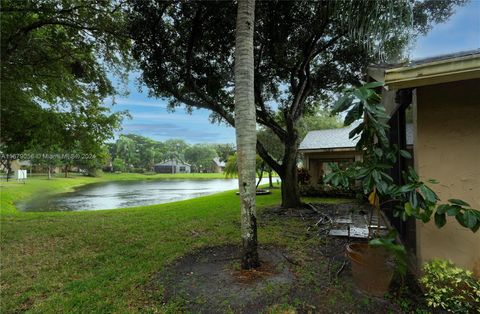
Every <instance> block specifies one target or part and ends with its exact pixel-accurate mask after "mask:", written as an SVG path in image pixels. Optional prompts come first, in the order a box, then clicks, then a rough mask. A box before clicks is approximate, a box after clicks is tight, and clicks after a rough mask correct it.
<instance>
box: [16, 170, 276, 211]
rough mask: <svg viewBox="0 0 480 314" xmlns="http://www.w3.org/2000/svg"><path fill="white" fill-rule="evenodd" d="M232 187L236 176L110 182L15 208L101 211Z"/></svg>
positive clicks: (265, 181)
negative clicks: (233, 177)
mask: <svg viewBox="0 0 480 314" xmlns="http://www.w3.org/2000/svg"><path fill="white" fill-rule="evenodd" d="M277 180H278V178H274V179H273V181H274V182H277ZM267 183H268V178H264V179H263V180H262V184H267ZM234 189H238V182H237V179H208V180H144V181H113V182H101V183H93V184H88V185H85V186H82V187H80V188H77V189H76V190H75V191H73V192H68V193H63V194H55V195H49V196H36V198H33V199H31V200H29V201H26V202H21V203H18V204H17V207H18V208H19V209H20V210H23V211H79V210H102V209H114V208H125V207H134V206H144V205H154V204H163V203H169V202H175V201H180V200H186V199H191V198H195V197H199V196H204V195H209V194H213V193H217V192H222V191H228V190H234Z"/></svg>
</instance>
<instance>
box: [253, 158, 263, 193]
mask: <svg viewBox="0 0 480 314" xmlns="http://www.w3.org/2000/svg"><path fill="white" fill-rule="evenodd" d="M263 171H265V165H264V164H262V168H261V169H260V174H259V176H258V182H257V185H256V186H255V189H258V186H259V185H260V182H262V179H263Z"/></svg>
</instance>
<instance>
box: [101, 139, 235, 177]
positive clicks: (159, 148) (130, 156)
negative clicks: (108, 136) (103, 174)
mask: <svg viewBox="0 0 480 314" xmlns="http://www.w3.org/2000/svg"><path fill="white" fill-rule="evenodd" d="M107 146H108V153H109V161H110V162H111V165H110V164H108V165H107V166H106V167H104V170H106V171H121V172H149V171H153V170H154V166H155V164H157V163H161V162H165V161H174V162H178V163H180V162H183V163H188V164H190V165H191V169H192V172H201V171H202V172H212V171H213V165H214V164H213V159H214V158H216V157H218V158H219V160H220V161H223V162H225V161H227V159H228V157H229V156H230V155H233V154H234V153H235V146H234V145H233V144H193V145H192V144H188V143H186V142H185V141H184V140H181V139H169V140H166V141H164V142H161V141H155V140H153V139H150V138H148V137H144V136H140V135H136V134H126V135H120V137H119V138H118V139H117V140H116V141H115V142H114V143H110V144H107Z"/></svg>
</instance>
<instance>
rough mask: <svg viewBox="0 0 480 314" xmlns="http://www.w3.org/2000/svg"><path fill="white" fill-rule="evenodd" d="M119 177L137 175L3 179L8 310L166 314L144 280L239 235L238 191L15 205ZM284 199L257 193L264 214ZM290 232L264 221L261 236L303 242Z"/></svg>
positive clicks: (4, 274)
mask: <svg viewBox="0 0 480 314" xmlns="http://www.w3.org/2000/svg"><path fill="white" fill-rule="evenodd" d="M164 176H165V175H155V176H152V177H155V178H164ZM169 176H170V177H172V175H169ZM189 176H195V174H192V175H189ZM197 176H200V175H198V174H197ZM135 177H136V178H137V179H139V178H141V179H143V178H144V177H142V175H135ZM165 177H168V175H166V176H165ZM119 178H121V179H124V180H127V179H133V176H129V175H122V174H120V175H118V176H117V175H106V176H104V177H102V178H88V177H74V178H68V179H60V178H56V179H53V180H47V179H43V178H35V179H31V180H29V181H28V182H27V184H19V183H16V182H10V183H5V182H2V183H1V186H2V189H1V194H0V196H1V207H2V215H1V241H0V244H1V269H0V272H1V274H0V276H1V310H2V312H4V313H5V312H8V313H10V312H20V311H29V312H36V313H67V312H78V313H87V312H94V313H103V312H105V313H106V312H116V313H125V312H136V311H142V312H143V311H145V310H150V311H153V312H155V311H157V310H159V311H162V305H161V304H153V305H152V300H151V297H150V296H147V295H145V292H144V289H143V287H144V285H145V284H146V283H148V281H149V280H150V279H151V277H152V276H153V275H154V274H155V273H157V272H159V271H161V270H162V268H163V267H164V265H166V263H169V262H171V261H173V260H174V259H176V258H178V257H179V256H181V255H184V254H186V253H188V252H191V251H192V250H194V249H196V248H200V247H203V246H207V245H209V246H210V245H218V244H226V243H239V242H240V223H239V216H240V210H239V201H238V196H236V195H235V193H233V192H232V191H228V192H223V193H218V194H215V195H210V196H205V197H199V198H196V199H191V200H186V201H180V202H175V203H168V204H161V205H154V206H144V207H136V208H128V209H118V210H104V211H84V212H51V213H23V212H18V211H16V209H15V207H14V202H15V201H17V200H19V199H22V198H27V197H30V196H31V195H33V194H34V193H50V192H52V191H56V192H65V191H68V190H69V189H72V188H73V187H74V186H78V185H82V184H87V183H93V182H99V181H104V180H117V179H119ZM177 178H178V177H177ZM189 178H190V177H189ZM279 200H280V192H279V190H273V193H272V194H270V195H266V196H261V197H258V198H257V204H258V205H257V206H258V208H259V212H261V211H262V209H263V208H265V207H268V206H273V205H276V204H278V203H279ZM295 223H298V222H292V224H295ZM284 234H285V225H283V226H282V225H280V224H279V225H268V226H267V225H264V224H262V222H261V221H260V222H259V234H258V236H259V241H260V242H261V243H275V244H277V245H284V246H285V245H288V246H301V245H302V240H301V239H298V240H292V238H291V237H286V236H284ZM292 241H293V242H292ZM167 306H168V305H167Z"/></svg>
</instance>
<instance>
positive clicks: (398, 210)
mask: <svg viewBox="0 0 480 314" xmlns="http://www.w3.org/2000/svg"><path fill="white" fill-rule="evenodd" d="M380 86H382V84H381V83H378V82H374V83H367V84H365V85H363V86H361V87H359V88H352V89H348V90H347V91H346V93H345V95H344V96H343V97H341V98H340V99H339V101H338V102H337V103H336V105H335V108H334V110H333V112H334V113H338V112H343V111H345V110H349V111H348V113H347V115H346V116H345V125H350V124H352V123H353V122H354V121H357V120H359V119H362V118H363V119H362V122H361V123H360V124H358V126H356V127H355V128H354V129H353V130H352V131H351V132H350V134H349V137H350V138H354V137H358V138H359V140H358V143H357V147H356V148H357V150H360V151H362V153H363V161H361V162H356V163H354V164H352V165H351V166H350V167H348V168H347V169H344V170H341V169H339V167H335V166H333V167H332V170H333V171H332V172H331V173H330V174H328V175H327V176H326V177H325V178H324V181H325V182H328V183H330V184H332V185H334V186H343V187H346V188H347V187H349V186H350V185H351V184H352V181H355V182H358V183H359V184H360V185H361V189H362V191H363V193H364V194H365V196H368V201H369V203H370V204H371V206H372V207H373V211H372V212H373V213H375V216H376V221H377V222H378V223H377V228H376V230H372V231H371V232H369V242H368V243H354V244H350V245H349V246H347V253H346V255H347V256H348V258H349V259H350V261H351V263H352V272H353V276H354V281H355V282H356V284H357V285H358V286H359V287H360V288H361V289H362V290H364V291H365V292H367V293H369V294H372V295H376V296H382V295H384V294H385V293H386V292H387V291H388V287H389V285H390V281H391V279H392V276H393V266H394V264H395V265H396V267H397V269H398V270H399V271H400V273H402V274H404V273H405V272H406V270H407V267H406V251H405V248H404V246H403V245H402V244H401V243H399V241H398V237H396V232H395V230H392V231H390V232H388V233H386V234H383V233H382V232H381V230H380V227H379V225H380V223H379V222H380V220H381V219H382V217H383V216H382V215H381V208H382V206H383V205H384V204H386V203H390V204H392V207H393V210H394V216H395V217H400V218H401V219H403V220H404V221H405V220H407V219H408V218H409V217H414V218H416V219H419V220H422V221H423V222H428V221H429V220H430V219H431V217H432V215H434V217H435V218H434V219H435V223H436V225H437V226H438V227H439V228H440V227H442V226H443V225H445V223H446V215H449V216H455V218H456V219H457V221H458V222H459V223H460V224H461V225H462V226H464V227H466V228H469V229H471V230H472V231H473V232H476V231H477V230H478V229H479V228H480V211H478V210H475V209H472V208H470V206H469V204H468V203H466V202H464V201H462V200H458V199H450V200H449V203H448V204H441V205H438V204H437V203H438V201H439V198H438V196H437V194H436V193H435V192H434V191H433V190H432V189H431V188H430V187H428V186H427V184H426V183H430V184H435V183H438V182H436V181H435V180H428V181H427V182H423V181H421V180H420V178H419V176H418V175H417V173H416V172H415V170H414V169H413V168H412V167H409V169H408V170H407V171H405V172H404V173H403V184H402V185H398V184H396V183H395V182H394V180H393V178H392V177H391V176H390V175H389V173H388V171H389V170H390V169H392V167H393V165H394V164H395V162H396V161H397V156H398V155H400V156H402V157H403V158H411V156H410V153H409V152H408V151H405V150H400V149H399V148H398V146H396V145H391V144H390V142H389V139H388V137H387V132H388V130H389V126H388V124H387V123H386V121H388V119H389V116H388V115H387V113H386V111H385V108H384V106H383V105H382V104H381V97H380V96H379V94H377V93H376V92H375V89H376V88H378V87H380ZM372 218H373V215H370V222H369V226H370V225H372Z"/></svg>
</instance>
